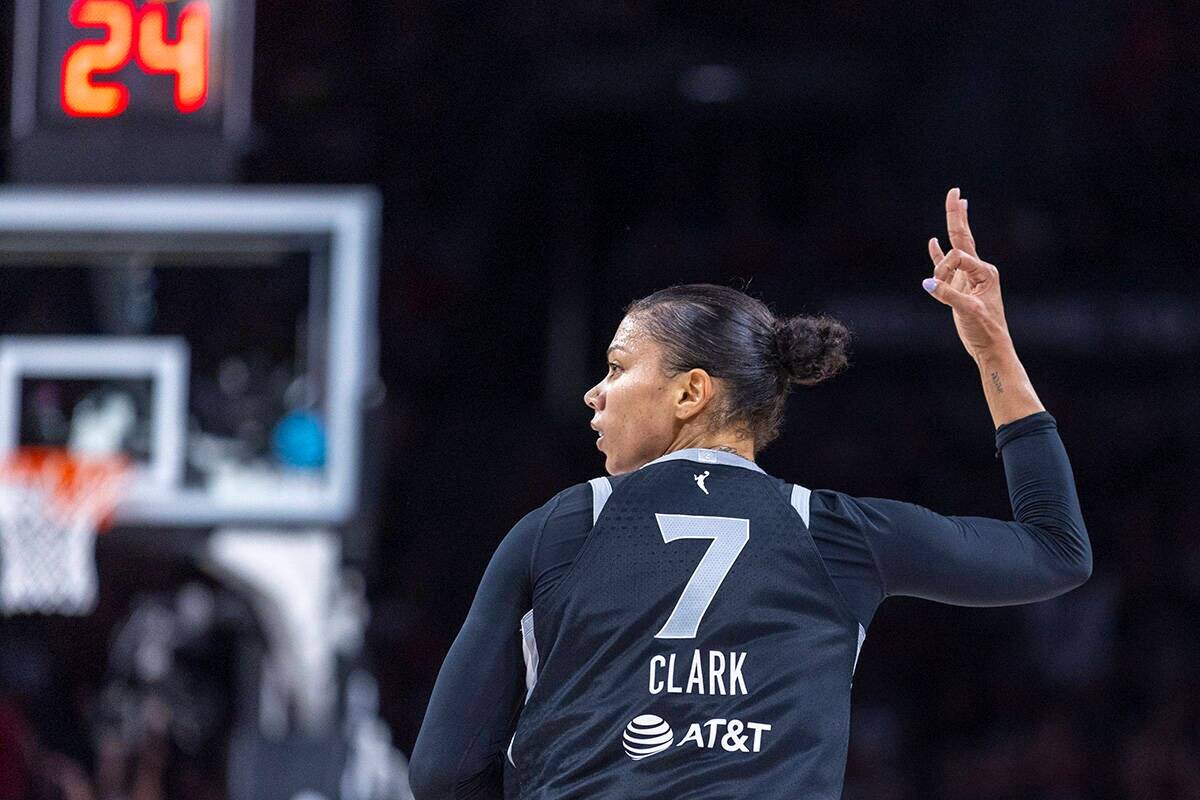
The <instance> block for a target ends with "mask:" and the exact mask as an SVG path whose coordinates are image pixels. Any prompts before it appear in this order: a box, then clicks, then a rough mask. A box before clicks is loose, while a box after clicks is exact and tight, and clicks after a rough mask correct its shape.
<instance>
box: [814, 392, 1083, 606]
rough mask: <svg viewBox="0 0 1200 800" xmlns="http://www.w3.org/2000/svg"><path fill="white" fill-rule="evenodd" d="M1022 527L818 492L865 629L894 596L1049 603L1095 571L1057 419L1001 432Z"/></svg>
mask: <svg viewBox="0 0 1200 800" xmlns="http://www.w3.org/2000/svg"><path fill="white" fill-rule="evenodd" d="M996 447H997V450H998V451H999V452H1000V453H1001V454H1002V456H1003V458H1004V471H1005V476H1006V478H1007V481H1008V492H1009V499H1010V502H1011V504H1012V509H1013V516H1014V518H1015V521H1014V522H1005V521H1002V520H998V519H990V518H987V517H964V516H943V515H941V514H937V513H935V512H933V511H930V510H929V509H927V508H924V507H922V506H918V505H914V504H912V503H903V502H900V501H896V500H884V499H879V498H871V497H868V498H855V497H850V496H848V495H845V494H842V493H840V492H830V491H818V492H814V493H813V506H812V508H813V526H812V530H813V538H814V539H815V540H816V541H817V544H818V547H819V548H820V549H821V553H822V556H823V557H824V558H825V559H826V563H827V564H828V565H830V571H831V573H832V574H833V575H834V579H835V582H837V583H838V587H839V589H841V591H842V594H843V595H844V596H845V597H846V601H847V604H848V605H849V606H850V607H851V610H852V611H854V613H855V614H856V616H858V617H859V620H860V621H861V622H862V623H863V624H864V625H866V624H868V623H869V622H870V619H871V616H872V615H873V614H874V611H875V608H876V606H877V605H878V603H879V602H880V601H881V600H882V599H883V597H885V596H887V595H910V596H914V597H924V598H927V599H930V600H939V601H942V602H946V603H955V604H958V605H972V606H991V605H1009V604H1015V603H1027V602H1033V601H1036V600H1044V599H1046V598H1049V597H1054V596H1055V595H1058V594H1062V593H1063V592H1065V591H1068V590H1069V589H1072V588H1074V587H1075V586H1078V585H1079V584H1080V583H1082V582H1083V581H1084V580H1086V579H1087V576H1088V575H1090V574H1091V568H1092V551H1091V544H1090V542H1089V540H1088V535H1087V529H1086V527H1085V526H1084V522H1083V516H1082V513H1081V511H1080V508H1079V500H1078V498H1077V496H1076V492H1075V481H1074V478H1073V476H1072V473H1071V464H1070V461H1069V460H1068V458H1067V453H1066V450H1065V448H1064V447H1063V444H1062V440H1061V438H1060V437H1059V435H1058V430H1057V424H1056V422H1055V420H1054V417H1052V416H1050V414H1048V413H1047V412H1044V411H1042V412H1038V413H1036V414H1031V415H1029V416H1027V417H1023V418H1022V419H1019V420H1017V421H1015V422H1012V423H1010V424H1007V425H1002V426H1001V427H1000V428H999V429H998V430H997V431H996Z"/></svg>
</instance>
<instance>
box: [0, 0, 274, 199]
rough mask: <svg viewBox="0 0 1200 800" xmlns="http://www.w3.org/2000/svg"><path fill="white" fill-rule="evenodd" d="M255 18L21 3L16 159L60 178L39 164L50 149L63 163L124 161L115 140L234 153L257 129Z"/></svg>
mask: <svg viewBox="0 0 1200 800" xmlns="http://www.w3.org/2000/svg"><path fill="white" fill-rule="evenodd" d="M253 7H254V3H253V0H17V2H16V15H15V20H14V22H15V24H14V35H15V39H14V47H13V94H12V96H13V104H12V109H13V119H12V135H13V139H14V144H16V145H17V147H16V148H15V149H14V156H15V158H17V159H20V158H22V157H24V156H29V157H31V158H33V159H34V161H37V162H39V166H38V167H37V169H35V172H37V171H39V170H41V168H42V167H45V168H46V169H49V170H50V171H51V172H55V171H56V170H58V172H59V173H61V170H60V169H59V167H58V166H57V165H56V163H54V161H53V158H54V157H52V160H50V161H45V160H40V161H39V153H41V152H42V151H46V152H47V154H48V153H49V150H50V144H48V143H52V144H53V148H52V149H53V150H54V151H56V152H57V153H58V156H57V157H61V155H62V148H63V147H64V146H65V147H67V148H68V149H69V148H71V147H72V146H73V145H75V144H77V145H79V146H80V147H81V148H82V149H83V150H89V149H90V150H93V151H95V149H96V148H97V147H99V148H100V149H102V150H104V151H105V156H106V157H107V155H108V154H110V153H114V151H115V155H116V156H117V157H118V159H120V158H122V157H123V156H121V150H120V148H116V146H115V144H114V142H115V141H116V140H117V139H121V140H123V141H126V142H128V144H127V145H126V147H137V149H138V150H140V151H143V153H144V151H145V145H146V144H147V143H150V144H151V145H152V147H157V149H158V150H159V151H161V152H163V153H166V152H167V151H169V150H171V149H172V147H171V142H172V141H175V142H180V143H182V142H187V143H188V144H187V146H188V147H190V148H195V147H200V148H208V149H209V150H210V151H211V150H213V148H217V149H219V148H220V147H222V146H224V147H234V148H236V144H237V142H239V141H240V140H242V139H243V138H244V137H245V134H246V132H247V129H248V126H249V121H250V107H249V105H250V68H251V61H252V46H253ZM204 140H207V142H208V143H207V144H206V143H205V141H204ZM135 141H136V142H137V144H136V145H135V144H134V142H135ZM181 146H182V145H181ZM175 149H176V150H178V148H175ZM93 163H94V159H93ZM105 163H106V164H107V161H106V162H105ZM17 166H18V168H19V166H20V165H19V164H18V165H17ZM18 171H20V169H18ZM109 172H110V173H111V172H113V170H111V169H110V170H109ZM167 172H171V169H170V167H169V166H168V168H167ZM64 177H65V178H68V179H69V178H70V176H69V175H66V176H64V175H62V174H57V173H56V174H55V175H54V176H53V178H54V179H62V178H64ZM85 177H86V176H84V177H81V178H79V179H85ZM114 178H115V179H118V180H119V179H120V178H119V175H113V174H109V175H108V176H107V178H106V179H107V180H113V179H114ZM18 179H19V176H18Z"/></svg>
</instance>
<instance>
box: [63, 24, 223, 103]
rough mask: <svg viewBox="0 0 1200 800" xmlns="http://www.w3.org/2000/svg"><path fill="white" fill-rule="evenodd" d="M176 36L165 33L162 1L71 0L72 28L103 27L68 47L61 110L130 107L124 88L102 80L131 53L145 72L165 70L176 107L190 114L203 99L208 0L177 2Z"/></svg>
mask: <svg viewBox="0 0 1200 800" xmlns="http://www.w3.org/2000/svg"><path fill="white" fill-rule="evenodd" d="M177 7H178V9H179V10H178V13H177V16H176V18H175V36H174V39H172V38H171V37H170V36H169V35H168V33H167V4H166V3H162V2H155V3H148V4H146V5H144V6H142V7H141V8H138V7H137V6H136V5H135V4H134V3H133V0H75V2H74V3H73V4H72V5H71V10H70V14H69V17H68V18H69V19H70V21H71V24H72V25H74V26H75V27H77V28H83V29H97V30H100V31H102V35H101V38H99V39H84V40H83V41H79V42H76V43H75V44H73V45H71V46H70V47H69V48H68V49H67V53H66V56H64V57H63V62H62V68H61V69H60V70H59V73H58V74H59V96H60V97H61V98H62V107H63V111H66V112H67V113H68V114H70V115H71V116H73V117H115V116H118V115H119V114H121V113H122V112H124V111H125V109H126V108H128V106H129V88H128V87H127V86H126V85H125V84H124V83H122V82H121V81H120V80H105V79H103V78H101V77H100V76H104V75H110V74H112V73H115V72H117V71H119V70H121V69H123V68H124V67H125V66H126V65H127V64H128V63H129V62H130V59H131V58H132V59H133V60H134V61H135V62H136V63H137V65H138V67H139V68H140V69H141V71H142V72H145V73H146V74H147V75H153V74H159V75H169V76H171V78H172V79H173V81H174V101H175V108H177V109H178V110H179V112H180V113H181V114H190V113H192V112H194V111H198V110H199V109H201V108H203V107H204V103H205V101H206V100H208V76H209V72H210V63H209V51H210V48H211V44H212V5H211V3H210V0H190V2H187V3H179V4H178V5H177Z"/></svg>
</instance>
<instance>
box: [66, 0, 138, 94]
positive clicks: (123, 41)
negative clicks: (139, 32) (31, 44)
mask: <svg viewBox="0 0 1200 800" xmlns="http://www.w3.org/2000/svg"><path fill="white" fill-rule="evenodd" d="M133 15H134V9H133V0H76V2H75V3H74V4H73V5H72V6H71V12H70V20H71V24H72V25H74V26H76V27H78V28H104V38H103V39H100V40H92V41H86V42H79V43H77V44H74V45H72V46H71V49H70V50H68V51H67V55H66V57H65V58H63V66H62V84H61V87H60V89H61V92H60V96H61V98H62V106H63V108H64V109H66V111H67V113H68V114H70V115H72V116H75V117H115V116H117V115H118V114H120V113H121V112H122V111H124V110H125V107H126V106H128V105H129V89H127V88H125V87H124V86H122V85H121V84H119V83H96V82H94V81H93V79H92V76H94V75H96V74H97V73H105V72H116V71H117V70H119V69H121V67H123V66H125V65H126V64H128V63H129V53H130V50H131V49H132V47H133Z"/></svg>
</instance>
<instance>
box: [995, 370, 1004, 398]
mask: <svg viewBox="0 0 1200 800" xmlns="http://www.w3.org/2000/svg"><path fill="white" fill-rule="evenodd" d="M992 385H993V386H995V387H996V391H997V392H999V393H1000V394H1004V384H1003V383H1002V382H1001V381H1000V373H999V372H996V371H994V370H993V371H992Z"/></svg>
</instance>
